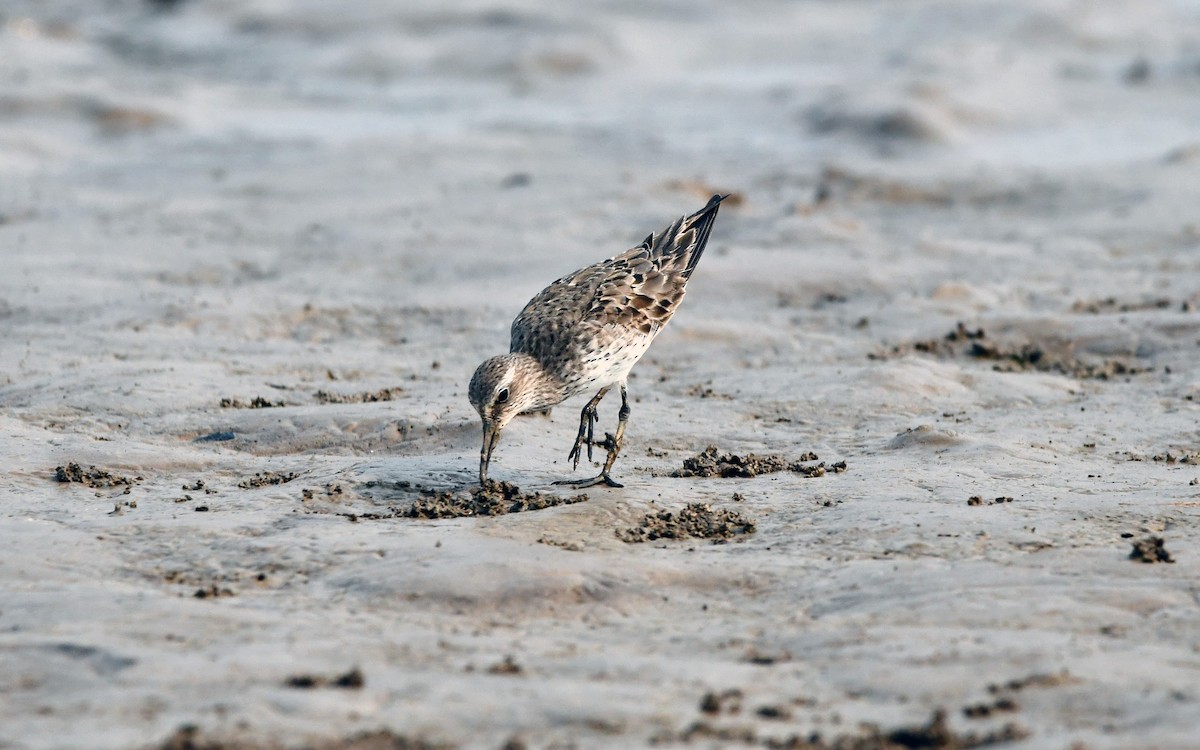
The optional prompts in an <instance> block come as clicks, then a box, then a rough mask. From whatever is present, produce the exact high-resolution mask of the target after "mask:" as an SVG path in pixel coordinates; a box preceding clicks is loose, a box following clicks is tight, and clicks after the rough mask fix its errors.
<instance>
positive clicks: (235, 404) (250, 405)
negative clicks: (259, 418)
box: [220, 396, 287, 409]
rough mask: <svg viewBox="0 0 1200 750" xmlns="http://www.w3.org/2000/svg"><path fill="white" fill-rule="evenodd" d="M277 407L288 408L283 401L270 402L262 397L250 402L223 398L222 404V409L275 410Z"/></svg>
mask: <svg viewBox="0 0 1200 750" xmlns="http://www.w3.org/2000/svg"><path fill="white" fill-rule="evenodd" d="M277 406H287V404H286V403H284V402H283V401H268V400H267V399H265V398H263V397H262V396H255V397H254V398H252V399H251V400H250V401H248V402H247V401H242V400H241V399H237V398H223V399H221V402H220V407H221V408H222V409H273V408H275V407H277Z"/></svg>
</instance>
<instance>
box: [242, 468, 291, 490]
mask: <svg viewBox="0 0 1200 750" xmlns="http://www.w3.org/2000/svg"><path fill="white" fill-rule="evenodd" d="M297 476H299V475H298V474H296V473H295V472H292V471H287V472H284V473H282V474H281V473H279V472H277V471H264V472H260V473H256V474H255V475H254V476H252V477H247V478H245V479H243V480H242V481H240V482H238V485H237V486H238V487H239V488H241V489H243V490H252V489H256V488H258V487H267V486H270V485H273V484H287V483H288V482H290V481H292V480H293V479H295V478H296V477H297Z"/></svg>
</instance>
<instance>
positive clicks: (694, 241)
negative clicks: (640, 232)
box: [468, 195, 724, 487]
mask: <svg viewBox="0 0 1200 750" xmlns="http://www.w3.org/2000/svg"><path fill="white" fill-rule="evenodd" d="M723 198H724V196H719V195H714V196H713V197H712V199H710V200H709V202H708V204H707V205H705V206H704V208H702V209H700V210H699V211H697V212H696V213H694V214H692V215H691V216H686V217H681V218H679V219H677V220H676V221H675V222H673V223H672V224H671V225H670V226H668V227H667V228H666V229H664V230H663V231H661V232H659V233H657V234H652V235H650V236H648V237H647V238H646V239H645V241H644V242H642V244H641V245H638V246H637V247H634V248H632V249H630V250H627V251H625V252H623V253H621V254H620V255H617V256H614V257H612V258H609V259H608V260H604V261H601V262H599V263H595V264H593V265H590V266H588V267H586V268H582V269H580V270H578V271H576V272H575V273H573V274H570V275H568V276H564V277H562V278H561V279H559V280H557V281H555V282H554V283H552V284H550V286H548V287H546V288H545V289H543V290H542V291H541V292H539V293H538V294H537V296H535V297H534V298H533V299H532V300H530V301H529V304H527V305H525V308H524V309H523V310H521V313H520V314H519V315H517V318H516V320H514V321H513V324H512V340H511V344H510V347H509V353H508V354H504V355H500V356H498V357H492V358H491V359H488V360H486V361H485V362H484V363H483V364H481V365H480V366H479V368H478V369H477V370H476V371H475V375H474V376H473V377H472V378H471V386H470V389H469V393H468V395H469V397H470V400H471V404H472V405H473V406H474V407H475V409H476V411H478V412H479V416H480V418H481V419H482V420H483V448H482V449H481V451H480V457H479V481H480V482H481V483H485V482H486V481H487V468H488V463H489V461H490V459H491V453H492V450H493V449H494V448H495V446H496V443H497V442H498V441H499V439H500V431H501V430H503V429H504V427H505V426H506V425H507V424H508V422H509V420H511V419H512V418H513V417H514V416H516V415H517V414H521V413H523V412H528V411H536V410H539V409H547V408H549V407H551V406H554V405H555V404H558V403H561V402H562V401H564V400H566V399H568V398H571V397H572V396H576V395H578V394H580V393H584V392H586V391H590V390H592V389H593V388H598V389H599V391H598V392H597V393H596V395H595V397H593V398H592V400H591V401H589V402H588V404H587V405H586V406H584V408H583V412H582V413H581V415H580V424H579V432H578V434H577V436H576V439H575V445H574V447H573V448H572V449H571V453H570V455H569V458H570V459H571V460H573V461H574V465H575V466H576V467H578V465H579V459H580V455H581V453H582V449H583V446H585V445H586V446H587V452H588V458H589V459H590V458H591V455H592V446H593V445H599V446H601V447H603V448H606V449H607V451H608V456H607V458H606V460H605V463H604V468H603V470H602V471H601V472H600V474H599V475H598V476H596V477H593V478H591V479H585V480H581V481H577V482H566V483H568V484H574V485H576V486H583V487H586V486H591V485H593V484H599V483H601V482H603V483H605V484H608V485H609V486H614V487H619V486H621V485H619V484H617V483H616V482H615V481H613V479H612V478H611V477H610V476H609V471H610V470H611V469H612V464H613V462H614V461H615V460H616V457H617V454H618V453H619V452H620V450H621V441H622V438H623V436H624V433H625V424H626V422H627V421H628V419H629V402H628V397H627V390H626V385H625V381H626V378H627V377H628V375H629V371H630V369H631V368H632V367H633V366H634V364H636V363H637V361H638V360H639V359H641V357H642V355H643V354H645V353H646V349H648V348H649V347H650V344H651V342H653V341H654V337H655V336H657V335H658V333H659V332H660V331H661V330H662V329H663V327H664V326H665V325H666V324H667V322H668V321H669V320H670V319H671V316H672V315H674V314H675V311H676V310H677V309H678V307H679V303H680V302H681V301H682V300H683V295H684V291H685V287H686V286H687V282H688V279H689V278H690V277H691V275H692V272H693V271H694V270H695V269H696V264H697V263H698V262H699V261H700V256H701V255H702V254H703V253H704V248H705V245H706V244H707V243H708V237H709V234H710V233H711V232H712V226H713V223H714V221H715V220H716V217H717V210H718V208H719V207H720V204H721V201H722V200H723ZM614 385H616V386H619V388H620V391H621V410H620V412H619V421H618V424H617V432H616V435H611V434H609V435H606V438H605V440H603V441H600V442H596V441H595V440H593V426H594V424H595V419H596V405H597V404H598V403H599V402H600V399H601V398H603V397H604V394H606V393H607V392H608V390H609V389H610V388H611V387H612V386H614Z"/></svg>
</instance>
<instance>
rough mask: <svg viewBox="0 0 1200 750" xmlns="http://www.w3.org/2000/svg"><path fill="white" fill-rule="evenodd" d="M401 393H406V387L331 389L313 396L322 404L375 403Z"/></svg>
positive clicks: (392, 398)
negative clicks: (340, 391) (364, 391)
mask: <svg viewBox="0 0 1200 750" xmlns="http://www.w3.org/2000/svg"><path fill="white" fill-rule="evenodd" d="M401 393H404V389H402V388H383V389H381V390H378V391H370V392H367V393H330V392H329V391H317V392H316V393H314V394H313V398H315V399H316V400H317V403H321V404H373V403H377V402H379V401H394V400H395V399H396V397H397V396H399V395H400V394H401Z"/></svg>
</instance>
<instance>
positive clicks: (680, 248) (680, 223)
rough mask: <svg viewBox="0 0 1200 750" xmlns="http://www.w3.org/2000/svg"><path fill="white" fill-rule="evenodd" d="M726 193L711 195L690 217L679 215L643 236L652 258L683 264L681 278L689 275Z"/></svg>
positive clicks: (703, 246) (704, 244) (673, 263)
mask: <svg viewBox="0 0 1200 750" xmlns="http://www.w3.org/2000/svg"><path fill="white" fill-rule="evenodd" d="M728 197H729V196H728V195H714V196H713V197H712V198H709V199H708V203H707V204H705V206H704V208H702V209H700V210H699V211H697V212H696V213H694V214H692V215H691V216H681V217H680V218H679V219H677V220H675V222H674V223H672V224H671V226H669V227H667V228H666V229H664V230H663V231H662V232H660V233H658V234H655V235H651V236H650V237H647V238H646V242H645V245H646V246H647V247H648V248H649V250H650V254H651V257H655V258H661V259H662V263H663V265H671V266H675V267H677V268H678V267H680V266H682V268H683V275H684V278H689V277H691V275H692V271H694V270H695V269H696V264H697V263H699V262H700V256H701V255H703V254H704V248H705V246H706V245H708V236H709V235H710V234H712V228H713V224H714V223H715V222H716V220H717V209H719V208H720V207H721V201H723V200H725V199H726V198H728Z"/></svg>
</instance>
